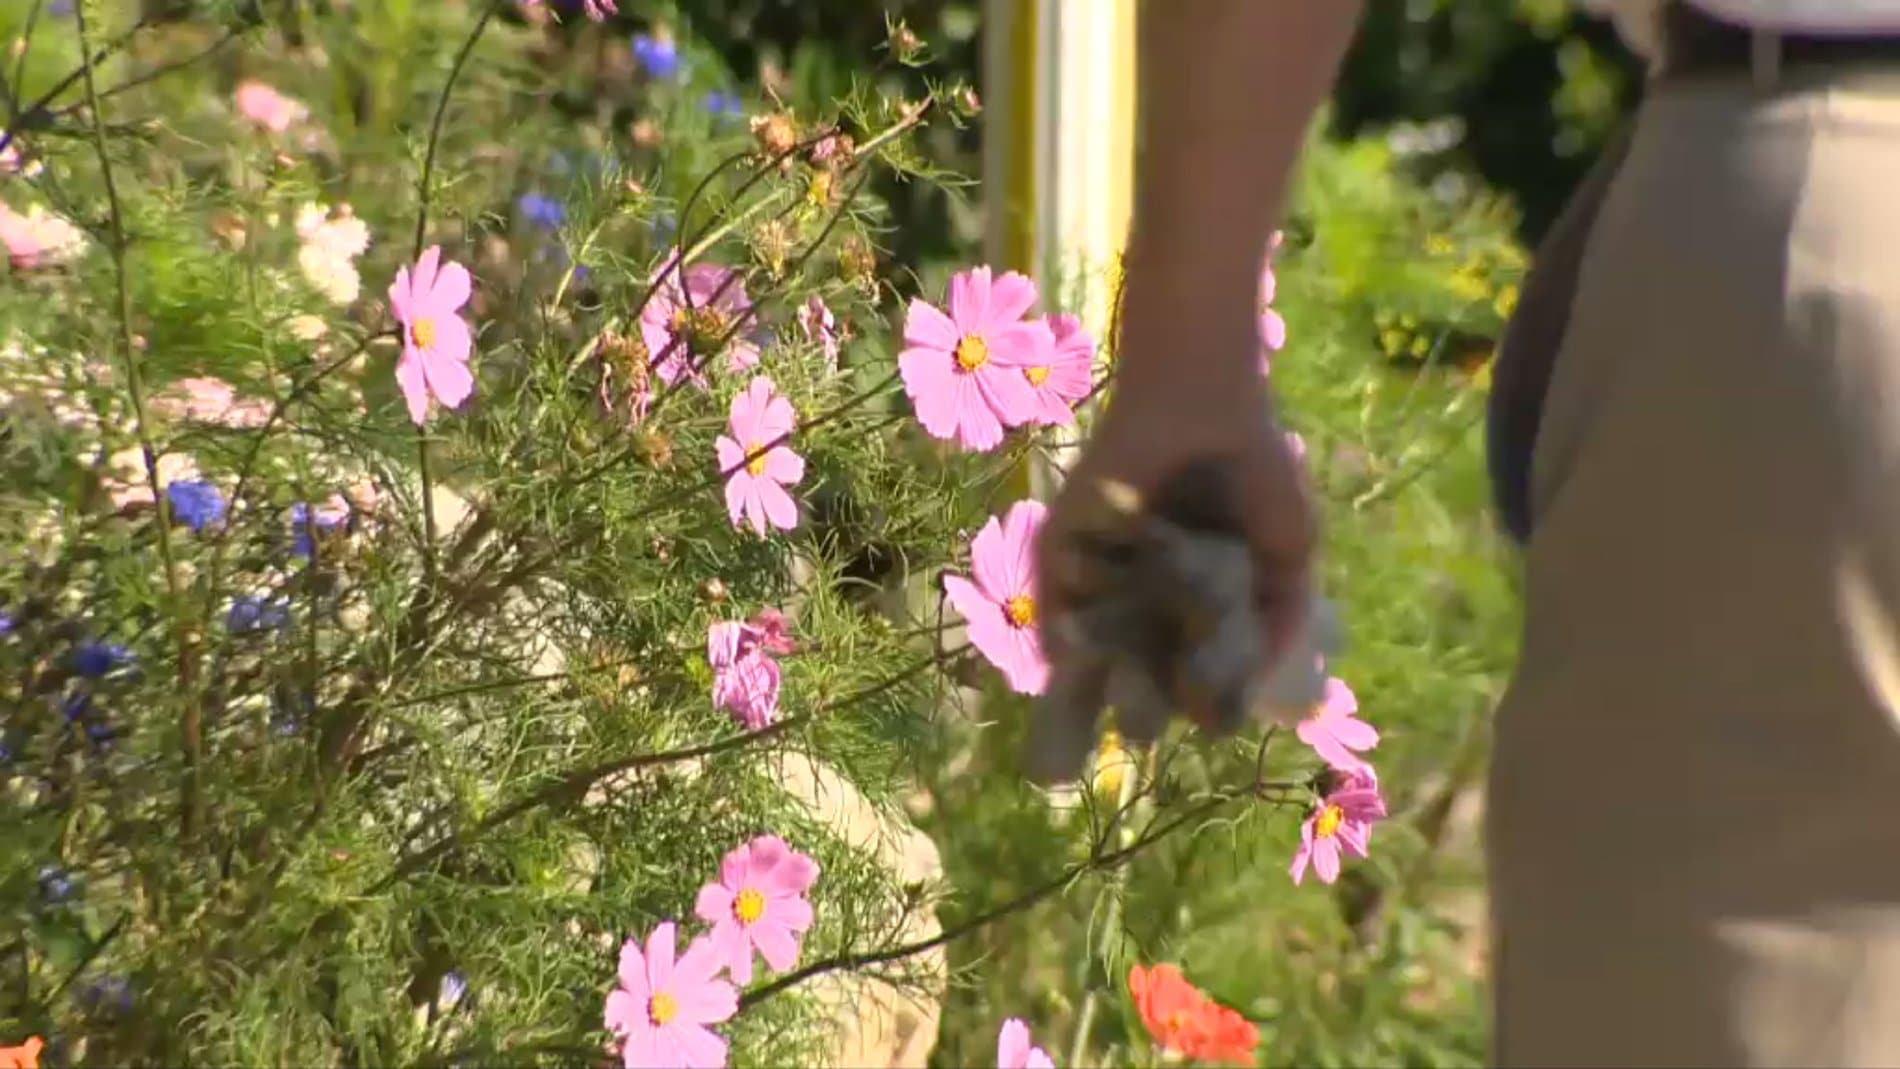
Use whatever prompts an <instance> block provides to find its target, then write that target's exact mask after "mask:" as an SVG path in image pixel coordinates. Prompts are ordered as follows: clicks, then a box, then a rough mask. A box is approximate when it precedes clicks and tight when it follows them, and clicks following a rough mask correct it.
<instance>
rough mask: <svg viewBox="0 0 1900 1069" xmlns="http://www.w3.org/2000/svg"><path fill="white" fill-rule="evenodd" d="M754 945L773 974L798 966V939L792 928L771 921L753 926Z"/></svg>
mask: <svg viewBox="0 0 1900 1069" xmlns="http://www.w3.org/2000/svg"><path fill="white" fill-rule="evenodd" d="M752 945H753V946H756V947H758V948H759V955H760V956H761V957H763V958H764V959H765V963H766V964H767V965H769V966H771V967H772V971H773V972H785V971H786V970H788V969H790V968H791V967H792V966H794V965H797V964H798V937H797V936H796V935H794V934H792V930H791V929H790V928H787V927H785V926H784V925H782V924H773V923H771V921H770V920H769V919H767V920H763V921H760V922H759V923H758V924H755V925H753V926H752Z"/></svg>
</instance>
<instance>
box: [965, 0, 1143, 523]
mask: <svg viewBox="0 0 1900 1069" xmlns="http://www.w3.org/2000/svg"><path fill="white" fill-rule="evenodd" d="M1138 3H1139V0H986V2H985V4H984V9H983V13H984V22H983V34H984V57H983V66H984V70H983V83H984V84H983V98H984V101H985V105H984V115H985V120H986V122H987V124H988V125H987V126H986V128H985V130H984V138H983V145H984V153H983V154H984V159H983V192H984V198H985V201H986V203H987V204H988V206H989V210H988V216H987V220H986V223H985V233H984V245H985V250H984V251H985V253H986V255H987V259H988V260H989V262H990V263H991V264H992V265H994V266H995V267H996V268H997V269H998V270H1016V271H1022V272H1024V273H1025V274H1028V275H1029V276H1030V277H1032V278H1034V279H1035V280H1036V284H1037V286H1038V287H1039V288H1040V289H1041V290H1042V293H1043V303H1044V305H1045V306H1046V307H1050V308H1055V309H1060V310H1063V311H1071V312H1075V313H1077V314H1078V315H1080V316H1081V317H1082V321H1083V323H1084V324H1086V325H1087V327H1088V329H1089V331H1090V332H1091V333H1093V334H1094V335H1095V336H1096V338H1097V340H1098V341H1105V340H1106V334H1107V332H1108V327H1109V321H1110V319H1111V317H1112V314H1113V304H1114V290H1115V276H1116V273H1117V271H1118V269H1119V259H1120V254H1121V250H1122V242H1123V240H1124V238H1125V237H1126V236H1127V230H1128V214H1129V208H1130V204H1131V201H1132V188H1133V173H1134V146H1135V9H1136V6H1137V4H1138ZM1072 446H1073V436H1072V435H1071V436H1067V437H1065V438H1064V439H1059V440H1058V442H1057V446H1056V449H1055V450H1054V451H1055V452H1056V453H1057V455H1058V458H1061V457H1062V456H1063V454H1067V453H1068V452H1069V451H1070V449H1071V448H1072ZM1065 462H1066V461H1065ZM1027 478H1028V485H1027V486H1025V487H1024V489H1025V490H1028V491H1030V492H1033V493H1035V495H1036V496H1038V497H1042V496H1046V494H1047V491H1048V490H1049V489H1050V488H1051V487H1052V485H1053V482H1054V481H1055V480H1056V479H1057V478H1059V473H1058V471H1057V470H1056V469H1055V468H1054V467H1053V466H1052V465H1049V464H1047V463H1038V464H1035V465H1033V466H1032V468H1031V470H1030V471H1029V472H1028V473H1027Z"/></svg>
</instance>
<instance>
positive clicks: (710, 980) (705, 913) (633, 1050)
mask: <svg viewBox="0 0 1900 1069" xmlns="http://www.w3.org/2000/svg"><path fill="white" fill-rule="evenodd" d="M818 873H819V870H818V862H816V861H814V860H813V859H812V858H811V857H810V856H808V855H806V854H801V853H799V852H798V851H796V850H793V849H792V848H791V847H790V846H788V845H786V842H785V840H783V839H781V838H779V837H778V836H776V835H762V836H759V837H758V838H756V839H753V840H752V841H751V842H748V843H746V844H745V845H743V846H740V847H738V848H737V849H735V850H733V851H731V852H730V853H728V854H727V855H726V856H725V858H724V859H723V860H722V861H721V862H720V864H719V878H718V879H717V880H714V881H712V882H710V883H707V884H706V885H705V886H704V887H701V888H700V889H699V896H698V899H697V901H696V902H695V903H694V906H693V912H694V914H695V915H696V916H698V917H699V919H700V920H702V921H705V922H706V923H707V924H708V925H710V926H711V929H710V931H708V932H707V933H706V934H704V935H701V936H699V937H698V938H695V939H694V940H693V941H692V942H691V943H689V944H688V945H687V947H686V951H685V952H684V953H679V935H678V926H677V925H676V924H674V922H672V921H665V922H663V923H661V924H659V925H656V926H655V927H654V929H653V931H652V932H650V933H648V935H647V938H646V944H645V946H642V945H641V944H640V943H639V942H637V941H635V940H633V939H628V940H627V941H626V942H625V943H624V944H623V945H622V946H621V948H620V968H619V980H620V983H619V986H618V987H616V988H615V989H614V990H613V991H612V992H611V993H610V994H608V996H607V1005H606V1011H605V1014H604V1018H605V1023H606V1026H607V1030H608V1031H609V1032H611V1033H613V1035H614V1040H615V1042H616V1043H617V1044H618V1045H619V1048H620V1059H621V1062H622V1064H624V1065H625V1066H626V1067H627V1069H721V1067H722V1066H724V1065H725V1064H726V1053H727V1048H726V1041H725V1038H724V1037H722V1036H720V1035H719V1034H718V1033H717V1032H715V1031H713V1030H712V1027H711V1026H712V1025H716V1024H721V1023H724V1022H726V1021H729V1020H731V1019H732V1018H733V1017H734V1016H735V1015H737V1014H738V1012H739V991H738V987H737V986H736V985H740V984H749V983H751V982H752V975H753V972H752V970H753V957H754V955H755V954H756V956H758V957H762V958H764V959H765V964H766V966H767V967H769V968H770V969H772V970H773V971H774V972H785V971H787V970H789V969H791V968H792V967H793V966H794V965H796V964H798V955H799V950H800V943H801V942H802V941H803V940H804V936H805V933H806V932H807V931H809V930H810V929H811V926H812V922H813V919H814V918H813V912H812V907H811V902H810V901H809V900H808V899H807V898H806V897H805V896H806V894H807V893H808V892H809V891H810V890H811V888H812V885H813V884H815V883H817V882H818ZM721 973H724V974H725V975H724V976H722V975H720V974H721Z"/></svg>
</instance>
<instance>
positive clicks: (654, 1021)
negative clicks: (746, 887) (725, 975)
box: [605, 921, 739, 1069]
mask: <svg viewBox="0 0 1900 1069" xmlns="http://www.w3.org/2000/svg"><path fill="white" fill-rule="evenodd" d="M677 947H678V942H677V937H676V935H675V932H674V925H673V922H672V921H666V922H664V923H662V924H659V925H657V926H655V927H654V929H653V933H652V934H651V935H649V936H647V945H646V949H645V952H644V953H643V952H642V951H641V948H640V944H639V943H637V942H635V941H634V940H632V939H629V940H627V941H626V943H625V944H624V945H622V946H621V948H620V986H619V987H618V988H616V989H615V990H614V991H613V993H612V994H610V995H608V996H607V1012H606V1015H605V1016H606V1024H607V1029H608V1031H611V1032H612V1033H613V1034H614V1035H615V1036H616V1037H618V1038H619V1040H620V1058H621V1062H622V1064H624V1065H625V1066H626V1067H627V1069H721V1067H723V1066H724V1065H725V1064H726V1041H725V1040H724V1039H722V1038H720V1036H719V1034H718V1033H716V1032H714V1031H713V1030H712V1029H710V1028H707V1027H706V1026H707V1025H712V1024H718V1023H720V1022H721V1021H728V1020H731V1019H732V1016H733V1015H734V1014H736V1013H738V1012H739V992H738V989H736V988H734V987H733V986H732V984H731V983H729V982H728V981H725V980H722V979H719V978H718V977H719V969H720V967H721V966H722V965H724V964H725V963H724V962H723V961H722V960H721V959H720V957H719V952H718V951H717V950H716V949H715V948H714V947H713V945H712V943H711V942H710V941H709V940H707V939H704V938H700V939H695V940H693V942H692V943H691V945H689V946H688V947H687V948H686V953H684V954H681V955H680V956H679V958H678V960H675V959H674V956H673V955H674V951H675V950H676V949H677Z"/></svg>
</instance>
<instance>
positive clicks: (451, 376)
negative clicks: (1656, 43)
mask: <svg viewBox="0 0 1900 1069" xmlns="http://www.w3.org/2000/svg"><path fill="white" fill-rule="evenodd" d="M444 322H449V321H448V320H444ZM455 322H460V321H459V320H456V321H455ZM421 363H422V373H423V377H424V378H426V379H427V380H428V382H429V392H430V393H433V394H435V398H436V400H438V401H440V402H442V403H443V404H444V405H447V406H448V407H450V408H460V407H462V402H463V401H466V400H468V398H469V395H470V394H472V393H474V392H475V376H474V374H473V373H471V372H470V371H469V369H468V365H467V364H465V363H463V362H461V361H460V360H451V359H449V358H447V357H444V356H441V355H440V354H437V355H433V356H431V355H430V354H428V353H424V354H423V355H422V360H421Z"/></svg>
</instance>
